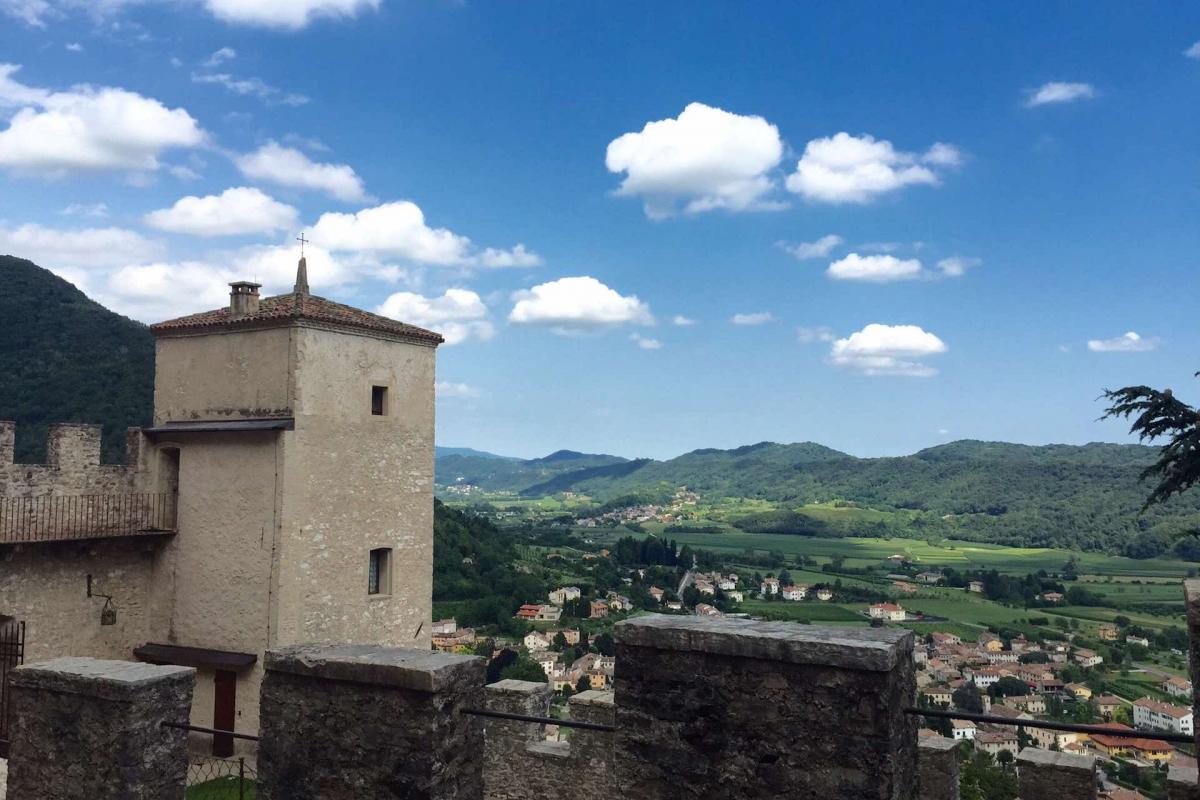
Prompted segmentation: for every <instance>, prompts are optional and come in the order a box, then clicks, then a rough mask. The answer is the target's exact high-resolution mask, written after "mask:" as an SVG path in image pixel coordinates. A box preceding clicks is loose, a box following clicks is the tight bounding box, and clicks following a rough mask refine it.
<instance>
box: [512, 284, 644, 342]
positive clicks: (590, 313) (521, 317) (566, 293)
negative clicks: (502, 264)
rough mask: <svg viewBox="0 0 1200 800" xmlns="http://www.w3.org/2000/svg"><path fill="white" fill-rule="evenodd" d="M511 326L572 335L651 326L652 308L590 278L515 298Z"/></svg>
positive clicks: (536, 288)
mask: <svg viewBox="0 0 1200 800" xmlns="http://www.w3.org/2000/svg"><path fill="white" fill-rule="evenodd" d="M513 300H514V301H515V302H514V305H513V308H512V311H511V312H510V313H509V315H508V320H509V322H512V323H514V324H517V325H540V326H545V327H548V328H550V329H551V330H552V331H553V332H554V333H558V334H560V335H570V334H574V333H582V332H587V331H594V330H598V329H601V328H607V327H614V326H617V325H626V324H633V325H652V324H654V316H653V315H652V314H651V313H650V307H649V306H648V305H646V304H645V303H643V302H642V301H641V300H639V299H638V298H637V296H636V295H627V296H626V295H621V294H620V293H618V292H616V291H615V290H613V289H610V288H609V287H607V286H605V285H604V284H603V283H601V282H600V281H598V280H596V279H595V278H592V277H590V276H587V275H582V276H578V277H571V278H559V279H558V280H554V281H550V282H548V283H542V284H539V285H537V286H534V287H533V288H532V289H527V290H522V291H519V292H516V293H514V294H513Z"/></svg>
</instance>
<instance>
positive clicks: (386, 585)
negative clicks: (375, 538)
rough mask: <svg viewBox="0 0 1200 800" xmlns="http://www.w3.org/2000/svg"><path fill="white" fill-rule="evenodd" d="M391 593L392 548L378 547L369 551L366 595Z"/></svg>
mask: <svg viewBox="0 0 1200 800" xmlns="http://www.w3.org/2000/svg"><path fill="white" fill-rule="evenodd" d="M391 593H392V548H390V547H379V548H376V549H374V550H372V551H371V562H370V566H369V567H368V568H367V594H391Z"/></svg>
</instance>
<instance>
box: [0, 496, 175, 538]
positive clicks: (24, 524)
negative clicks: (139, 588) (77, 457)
mask: <svg viewBox="0 0 1200 800" xmlns="http://www.w3.org/2000/svg"><path fill="white" fill-rule="evenodd" d="M175 511H176V497H175V495H174V494H167V493H151V492H143V493H136V492H129V493H123V494H87V495H60V496H45V497H7V498H0V544H13V543H21V542H59V541H69V540H72V539H96V538H104V537H109V536H133V535H136V534H142V533H151V532H155V531H174V530H175Z"/></svg>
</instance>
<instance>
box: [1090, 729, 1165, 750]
mask: <svg viewBox="0 0 1200 800" xmlns="http://www.w3.org/2000/svg"><path fill="white" fill-rule="evenodd" d="M1103 727H1105V728H1111V729H1113V730H1115V731H1131V730H1133V728H1130V727H1129V726H1128V725H1122V724H1121V723H1119V722H1110V723H1108V724H1106V725H1104V726H1103ZM1091 740H1092V741H1093V742H1095V743H1096V744H1098V745H1101V746H1102V747H1109V748H1122V747H1125V748H1129V749H1131V750H1143V751H1146V752H1150V753H1169V752H1171V751H1172V750H1174V749H1175V748H1174V747H1173V746H1171V745H1170V744H1168V743H1167V742H1161V741H1159V740H1158V739H1143V738H1141V737H1140V736H1139V737H1130V736H1108V735H1106V734H1103V733H1093V734H1091Z"/></svg>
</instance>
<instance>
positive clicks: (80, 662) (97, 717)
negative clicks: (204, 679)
mask: <svg viewBox="0 0 1200 800" xmlns="http://www.w3.org/2000/svg"><path fill="white" fill-rule="evenodd" d="M195 681H196V671H195V670H194V669H191V668H190V667H171V666H154V665H151V664H139V663H133V662H128V661H104V660H101V659H94V658H57V659H54V660H52V661H45V662H40V663H35V664H29V665H27V666H23V667H19V668H17V669H16V670H14V671H13V672H12V676H11V689H12V730H11V732H12V745H11V751H10V757H9V764H8V770H9V774H8V796H9V797H10V798H14V799H15V798H35V797H36V798H39V800H182V798H183V796H184V789H185V782H186V779H187V734H186V733H185V732H184V731H182V730H178V729H174V728H166V727H163V724H162V723H164V722H170V723H175V724H181V725H186V724H187V722H188V715H189V713H190V711H191V704H192V690H193V688H194V686H195Z"/></svg>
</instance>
